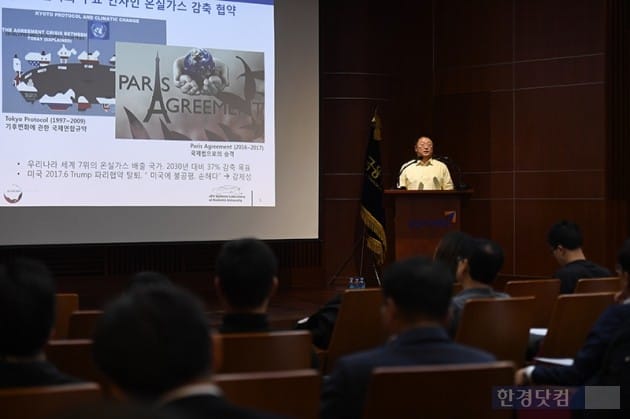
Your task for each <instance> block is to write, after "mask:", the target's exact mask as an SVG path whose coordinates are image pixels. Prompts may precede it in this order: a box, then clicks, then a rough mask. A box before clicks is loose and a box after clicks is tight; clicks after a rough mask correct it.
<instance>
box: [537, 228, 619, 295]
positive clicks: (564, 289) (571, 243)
mask: <svg viewBox="0 0 630 419" xmlns="http://www.w3.org/2000/svg"><path fill="white" fill-rule="evenodd" d="M547 243H548V244H549V247H551V253H552V254H553V256H554V257H555V258H556V261H557V262H558V264H559V265H560V269H558V270H557V271H556V273H554V275H553V277H554V278H558V279H560V293H561V294H570V293H572V292H573V290H574V289H575V285H576V284H577V282H578V280H579V279H580V278H602V277H609V276H612V274H611V273H610V271H609V270H608V269H606V268H604V267H602V266H599V265H597V264H596V263H594V262H591V261H590V260H586V257H585V256H584V251H583V250H582V233H581V232H580V228H579V227H578V225H577V224H575V223H572V222H570V221H560V222H559V223H556V224H554V225H553V226H551V228H550V229H549V232H548V233H547Z"/></svg>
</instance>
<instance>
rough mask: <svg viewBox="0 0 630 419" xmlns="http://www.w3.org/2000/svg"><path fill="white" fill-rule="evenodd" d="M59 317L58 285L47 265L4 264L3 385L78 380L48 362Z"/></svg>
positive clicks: (0, 288) (0, 312)
mask: <svg viewBox="0 0 630 419" xmlns="http://www.w3.org/2000/svg"><path fill="white" fill-rule="evenodd" d="M54 320H55V285H54V281H53V278H52V275H51V274H50V271H48V269H47V268H46V266H44V265H43V264H41V263H39V262H36V261H33V260H27V259H18V260H15V261H13V262H10V263H7V264H5V265H0V388H8V387H31V386H47V385H55V384H69V383H75V382H78V381H79V380H78V379H76V378H74V377H70V376H68V375H65V374H63V373H61V372H59V370H57V368H55V366H54V365H52V364H51V363H49V362H47V361H46V357H45V355H44V346H45V345H46V342H47V341H48V338H49V337H50V334H51V331H52V327H53V323H54Z"/></svg>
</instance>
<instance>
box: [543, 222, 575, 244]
mask: <svg viewBox="0 0 630 419" xmlns="http://www.w3.org/2000/svg"><path fill="white" fill-rule="evenodd" d="M547 243H548V244H549V246H551V248H552V249H555V248H556V247H558V246H562V247H564V248H565V249H569V250H575V249H579V248H580V247H582V232H581V231H580V227H579V226H578V225H577V224H576V223H574V222H571V221H567V220H562V221H560V222H559V223H556V224H554V225H552V226H551V228H550V229H549V232H548V233H547Z"/></svg>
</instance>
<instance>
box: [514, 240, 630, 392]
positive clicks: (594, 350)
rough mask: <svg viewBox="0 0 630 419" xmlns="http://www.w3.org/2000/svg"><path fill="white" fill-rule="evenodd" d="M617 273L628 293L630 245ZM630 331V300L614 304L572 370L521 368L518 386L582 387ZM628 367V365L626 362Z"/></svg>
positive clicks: (624, 249) (620, 255) (620, 257)
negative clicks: (621, 336) (618, 339)
mask: <svg viewBox="0 0 630 419" xmlns="http://www.w3.org/2000/svg"><path fill="white" fill-rule="evenodd" d="M617 262H618V270H619V275H620V277H621V279H622V280H623V281H624V283H625V284H626V293H627V291H628V285H627V281H628V273H629V272H630V242H628V241H626V244H625V245H624V246H623V247H622V248H621V250H620V251H619V253H618V254H617ZM624 327H625V330H626V331H628V330H629V328H630V299H626V300H625V301H623V302H622V303H621V304H615V305H613V306H611V307H609V308H608V309H606V311H604V313H603V314H602V315H601V316H600V318H599V319H598V320H597V322H596V323H595V325H594V326H593V328H592V329H591V332H590V333H589V335H588V337H587V339H586V342H585V343H584V345H583V346H582V348H581V349H580V350H579V351H578V353H577V354H576V356H575V359H574V361H573V365H571V366H545V365H536V366H533V365H532V366H528V367H526V368H522V369H520V370H518V371H517V372H516V376H515V381H516V384H517V385H523V384H556V385H567V386H579V385H583V384H585V383H587V382H588V381H589V380H591V379H592V378H593V377H595V375H596V374H597V372H598V371H599V370H600V369H601V367H602V362H603V361H604V358H605V356H606V353H607V351H608V349H609V344H610V343H611V341H612V340H613V339H614V338H615V336H616V335H617V334H618V333H619V332H620V331H622V330H623V329H624ZM626 363H627V361H626Z"/></svg>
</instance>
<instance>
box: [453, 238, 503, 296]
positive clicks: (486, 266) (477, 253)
mask: <svg viewBox="0 0 630 419" xmlns="http://www.w3.org/2000/svg"><path fill="white" fill-rule="evenodd" d="M460 258H461V259H466V260H467V261H468V270H469V273H470V277H471V278H472V279H473V280H475V281H478V282H482V283H484V284H487V285H492V283H493V282H494V280H495V278H496V277H497V275H498V274H499V271H500V270H501V268H502V267H503V261H504V258H505V257H504V255H503V249H502V248H501V246H500V245H499V244H498V243H496V242H494V241H492V240H488V239H480V238H472V237H468V238H466V239H465V240H464V242H463V243H462V246H461V248H460Z"/></svg>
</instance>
